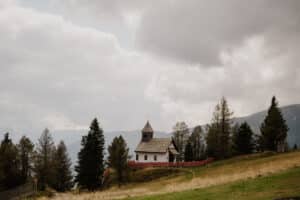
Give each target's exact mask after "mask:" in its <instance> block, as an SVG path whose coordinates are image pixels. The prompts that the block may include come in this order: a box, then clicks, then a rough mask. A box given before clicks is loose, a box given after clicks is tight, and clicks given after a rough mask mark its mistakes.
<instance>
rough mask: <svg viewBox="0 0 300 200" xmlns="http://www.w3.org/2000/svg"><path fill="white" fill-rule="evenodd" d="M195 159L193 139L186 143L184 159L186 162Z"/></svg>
mask: <svg viewBox="0 0 300 200" xmlns="http://www.w3.org/2000/svg"><path fill="white" fill-rule="evenodd" d="M193 160H194V155H193V147H192V144H191V141H190V140H189V141H188V142H187V144H186V145H185V150H184V161H185V162H190V161H193Z"/></svg>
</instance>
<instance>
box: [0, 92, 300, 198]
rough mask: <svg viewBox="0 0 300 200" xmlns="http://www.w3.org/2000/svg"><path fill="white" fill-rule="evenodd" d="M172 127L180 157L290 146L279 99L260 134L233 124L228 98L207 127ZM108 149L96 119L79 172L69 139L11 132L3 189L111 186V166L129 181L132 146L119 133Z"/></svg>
mask: <svg viewBox="0 0 300 200" xmlns="http://www.w3.org/2000/svg"><path fill="white" fill-rule="evenodd" d="M173 129H174V131H173V140H174V142H175V144H176V147H177V149H178V152H179V155H178V156H177V161H197V160H202V159H205V158H207V157H214V158H215V159H225V158H229V157H232V156H235V155H242V154H249V153H253V152H261V151H277V152H284V151H286V149H287V143H286V137H287V132H288V127H287V125H286V122H285V120H284V118H283V116H282V114H281V111H280V109H279V108H278V103H277V101H276V98H275V97H273V98H272V102H271V106H270V108H269V110H268V114H267V116H266V117H265V120H264V122H263V123H262V125H261V127H260V130H261V134H260V135H255V134H254V133H253V131H252V130H251V128H250V126H249V125H248V124H247V123H246V122H244V123H242V124H233V112H232V111H231V110H230V109H229V106H228V103H227V101H226V99H225V98H222V99H221V101H220V102H219V103H218V104H217V105H216V107H215V110H214V112H213V117H212V120H211V123H210V124H208V125H206V127H204V128H202V127H201V126H197V127H195V128H194V129H193V130H192V131H190V129H189V127H188V126H187V124H186V123H185V122H177V123H176V124H175V126H174V127H173ZM203 129H204V130H203ZM294 148H297V147H296V146H295V147H294ZM107 152H108V156H107V159H105V157H104V155H105V139H104V135H103V130H102V128H101V127H100V126H99V123H98V121H97V119H94V120H93V121H92V123H91V125H90V129H89V131H88V134H87V135H85V136H83V137H82V140H81V149H80V152H79V153H78V161H77V163H76V165H75V172H76V174H75V176H73V174H72V170H71V161H70V158H69V156H68V153H67V149H66V146H65V144H64V142H63V141H61V142H59V143H58V144H57V145H55V143H54V141H53V139H52V137H51V134H50V133H49V130H48V129H45V130H44V131H43V133H42V135H41V136H40V138H39V139H38V142H37V144H36V145H34V144H33V143H32V142H31V141H30V139H29V138H27V137H26V136H23V137H22V138H21V139H20V141H19V142H18V144H14V143H13V142H12V140H11V139H10V138H9V134H8V133H7V134H5V135H4V138H3V140H2V141H1V146H0V190H5V189H9V188H13V187H15V186H17V185H20V184H23V183H26V182H28V181H32V182H33V183H34V186H35V187H36V189H37V190H40V191H43V190H46V189H47V188H52V189H55V190H56V191H59V192H63V191H67V190H70V189H71V188H73V187H76V188H79V189H87V190H91V191H93V190H97V189H101V188H103V187H105V186H106V185H107V184H108V183H107V181H108V179H109V170H107V169H113V171H114V174H115V175H116V180H117V182H118V183H119V184H122V183H124V182H126V181H127V180H128V177H129V174H130V173H129V168H128V165H127V163H128V159H129V149H128V147H127V144H126V142H125V140H124V139H123V137H122V136H119V137H115V138H114V139H113V141H112V143H111V144H110V145H109V146H108V149H107Z"/></svg>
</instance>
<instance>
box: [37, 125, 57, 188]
mask: <svg viewBox="0 0 300 200" xmlns="http://www.w3.org/2000/svg"><path fill="white" fill-rule="evenodd" d="M54 154H55V145H54V142H53V139H52V136H51V134H50V132H49V130H48V129H47V128H46V129H45V130H44V131H43V133H42V135H41V136H40V138H39V140H38V144H37V148H36V155H35V159H34V167H33V170H34V172H35V175H36V178H37V180H38V182H37V186H38V189H39V190H45V189H46V187H47V186H50V187H53V185H54V181H55V174H54V166H55V165H54V164H55V161H54Z"/></svg>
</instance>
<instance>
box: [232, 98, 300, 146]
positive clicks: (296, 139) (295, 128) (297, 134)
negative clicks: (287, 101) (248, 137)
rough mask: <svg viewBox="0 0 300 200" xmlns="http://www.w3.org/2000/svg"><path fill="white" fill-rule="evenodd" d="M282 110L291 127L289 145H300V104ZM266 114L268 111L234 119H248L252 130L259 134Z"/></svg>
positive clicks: (236, 120)
mask: <svg viewBox="0 0 300 200" xmlns="http://www.w3.org/2000/svg"><path fill="white" fill-rule="evenodd" d="M281 111H282V114H283V117H284V119H285V120H286V122H287V125H288V127H289V132H288V137H287V142H288V144H289V146H290V147H293V146H294V145H295V144H297V145H298V146H300V104H295V105H289V106H284V107H281ZM266 115H267V111H262V112H258V113H254V114H252V115H249V116H246V117H240V118H236V119H234V121H235V122H238V123H242V122H244V121H246V122H247V123H248V124H249V125H250V126H251V128H252V130H253V131H254V132H255V133H257V134H259V133H260V126H261V123H262V122H263V120H264V118H265V116H266Z"/></svg>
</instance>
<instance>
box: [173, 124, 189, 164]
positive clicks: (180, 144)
mask: <svg viewBox="0 0 300 200" xmlns="http://www.w3.org/2000/svg"><path fill="white" fill-rule="evenodd" d="M188 139H189V128H188V126H187V124H186V123H185V122H177V123H176V124H175V126H174V127H173V140H174V142H175V145H176V147H177V149H178V153H179V155H178V156H177V159H176V160H178V161H183V160H184V149H185V145H186V143H187V141H188Z"/></svg>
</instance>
